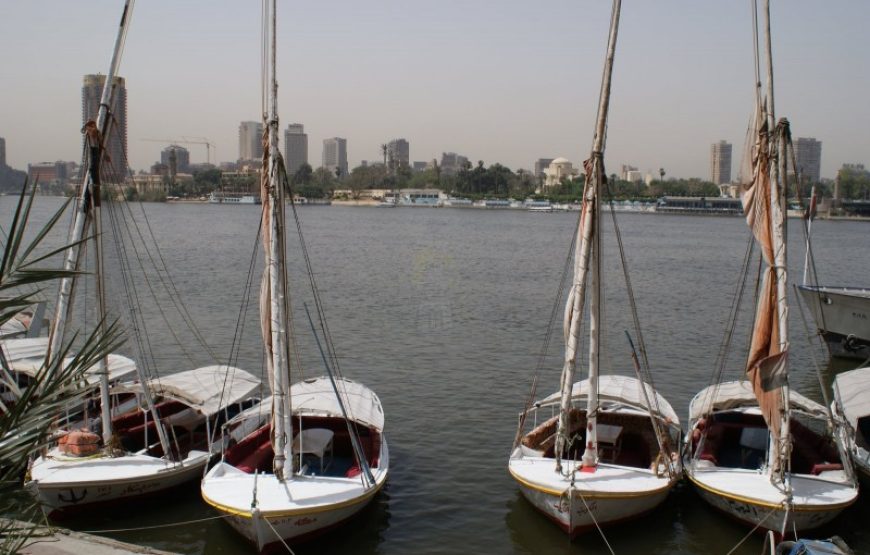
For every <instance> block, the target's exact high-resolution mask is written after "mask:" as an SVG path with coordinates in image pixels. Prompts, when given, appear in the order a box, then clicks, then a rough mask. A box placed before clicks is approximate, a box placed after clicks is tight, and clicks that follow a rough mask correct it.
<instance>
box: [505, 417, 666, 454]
mask: <svg viewBox="0 0 870 555" xmlns="http://www.w3.org/2000/svg"><path fill="white" fill-rule="evenodd" d="M558 418H559V417H558V416H554V417H552V418H550V419H549V420H547V421H545V422H543V423H541V424H539V425H538V426H536V427H535V428H534V429H533V430H531V431H530V432H529V433H527V434H526V435H525V436H523V439H522V442H521V443H522V445H523V446H524V447H525V448H527V449H528V450H531V451H533V452H538V453H542V455H541V456H543V457H546V458H553V457H555V450H556V427H557V424H558ZM568 418H569V436H570V438H571V440H570V442H569V447H568V453H567V455H566V456H565V458H566V459H570V460H580V459H581V458H582V457H583V451H584V450H585V447H586V411H585V410H581V409H576V408H572V409H571V412H570V414H569V417H568ZM674 445H676V444H674ZM658 454H659V447H658V442H657V441H656V435H655V431H654V430H653V426H652V423H651V422H650V419H649V417H648V416H646V415H643V414H637V413H625V412H611V411H606V410H603V411H601V412H599V413H598V458H599V461H601V462H604V463H610V464H616V465H620V466H629V467H635V468H649V467H650V465H651V464H652V462H653V461H654V460H655V459H656V457H657V456H658Z"/></svg>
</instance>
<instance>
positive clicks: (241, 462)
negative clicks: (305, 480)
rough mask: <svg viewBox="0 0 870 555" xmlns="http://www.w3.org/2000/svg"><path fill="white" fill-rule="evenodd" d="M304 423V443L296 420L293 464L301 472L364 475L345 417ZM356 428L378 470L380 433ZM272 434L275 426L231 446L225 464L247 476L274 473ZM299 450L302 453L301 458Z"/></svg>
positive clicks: (309, 418) (304, 420)
mask: <svg viewBox="0 0 870 555" xmlns="http://www.w3.org/2000/svg"><path fill="white" fill-rule="evenodd" d="M301 424H302V430H303V434H302V435H301V443H300V434H299V425H300V422H299V418H298V417H297V418H294V419H293V437H294V449H293V452H294V457H293V458H294V461H293V464H294V468H295V471H296V472H297V473H300V474H305V475H310V476H335V477H348V478H352V477H354V476H357V475H359V474H360V473H361V472H362V471H361V469H360V466H359V464H358V463H357V461H356V457H354V453H353V445H352V443H351V440H350V434H349V432H348V429H347V424H346V423H345V421H344V419H343V418H337V417H321V416H316V417H315V416H305V417H302V423H301ZM354 425H355V426H356V429H357V433H358V435H359V439H360V444H361V447H362V449H363V452H364V453H365V457H366V460H367V461H368V464H369V467H371V468H376V467H377V466H378V464H379V463H380V452H381V434H380V432H378V431H377V430H374V429H371V428H368V427H366V426H363V425H361V424H358V423H355V424H354ZM271 431H272V426H271V424H267V425H265V426H262V427H260V428H258V429H257V430H256V431H254V432H253V433H251V434H249V435H248V436H246V437H245V438H244V439H242V440H241V441H239V442H238V443H236V444H235V445H231V446H229V447H227V449H226V452H225V454H224V459H225V461H226V462H227V463H228V464H231V465H232V466H234V467H236V468H238V469H239V470H242V471H244V472H247V473H254V472H272V458H273V457H274V451H273V450H272V443H271V441H270V435H271ZM300 445H301V447H300ZM299 451H302V453H301V455H300V453H299ZM300 458H301V460H300Z"/></svg>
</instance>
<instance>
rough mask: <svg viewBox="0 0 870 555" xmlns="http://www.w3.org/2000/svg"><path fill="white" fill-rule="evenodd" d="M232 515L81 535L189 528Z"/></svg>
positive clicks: (87, 531)
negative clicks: (188, 526)
mask: <svg viewBox="0 0 870 555" xmlns="http://www.w3.org/2000/svg"><path fill="white" fill-rule="evenodd" d="M231 516H232V515H217V516H208V517H205V518H196V519H193V520H182V521H180V522H167V523H166V524H154V525H151V526H136V527H134V528H107V529H103V530H81V531H79V533H80V534H117V533H120V532H139V531H141V530H157V529H159V528H172V527H175V526H187V525H188V524H197V523H200V522H208V521H210V520H219V519H222V518H229V517H231Z"/></svg>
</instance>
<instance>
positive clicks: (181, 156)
mask: <svg viewBox="0 0 870 555" xmlns="http://www.w3.org/2000/svg"><path fill="white" fill-rule="evenodd" d="M173 153H174V154H175V156H174V158H175V160H174V161H173ZM160 163H161V164H163V165H164V166H166V167H167V168H169V171H170V173H171V174H172V175H175V174H177V173H190V151H189V150H187V149H186V148H184V147H183V146H178V145H169V146H168V147H166V148H164V149H163V152H161V153H160ZM173 165H174V166H175V167H174V168H173Z"/></svg>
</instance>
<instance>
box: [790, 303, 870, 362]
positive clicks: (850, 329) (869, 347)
mask: <svg viewBox="0 0 870 555" xmlns="http://www.w3.org/2000/svg"><path fill="white" fill-rule="evenodd" d="M798 290H799V291H800V292H801V296H802V297H803V299H804V302H805V303H806V305H807V306H808V307H810V310H811V311H812V313H813V318H815V321H816V326H817V327H818V329H819V332H820V333H821V334H822V337H823V338H824V339H825V342H826V343H827V344H828V348H829V349H830V351H831V355H832V356H835V357H839V358H852V359H862V360H863V359H866V358H867V357H868V356H870V291H868V290H866V289H857V288H845V287H811V286H800V287H799V288H798Z"/></svg>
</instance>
